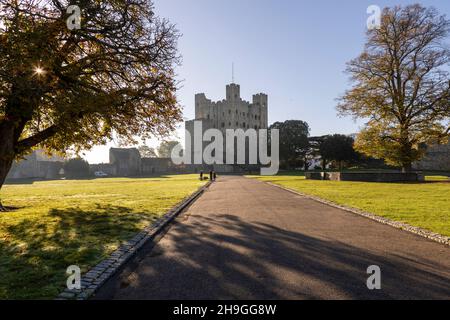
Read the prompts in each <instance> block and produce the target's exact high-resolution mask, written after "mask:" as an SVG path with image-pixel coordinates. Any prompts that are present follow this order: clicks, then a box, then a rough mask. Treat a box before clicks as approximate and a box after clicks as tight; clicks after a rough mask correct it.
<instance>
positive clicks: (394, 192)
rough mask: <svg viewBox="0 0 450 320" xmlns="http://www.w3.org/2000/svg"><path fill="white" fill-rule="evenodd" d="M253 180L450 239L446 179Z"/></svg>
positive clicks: (281, 177)
mask: <svg viewBox="0 0 450 320" xmlns="http://www.w3.org/2000/svg"><path fill="white" fill-rule="evenodd" d="M252 177H254V178H257V179H260V180H263V181H270V182H273V183H275V184H279V185H282V186H285V187H288V188H291V189H294V190H297V191H299V192H302V193H306V194H310V195H315V196H318V197H321V198H323V199H327V200H331V201H333V202H335V203H338V204H342V205H346V206H350V207H354V208H359V209H362V210H365V211H368V212H371V213H374V214H377V215H379V216H383V217H386V218H389V219H392V220H397V221H401V222H406V223H409V224H411V225H413V226H417V227H421V228H424V229H428V230H431V231H434V232H437V233H440V234H442V235H445V236H450V182H449V179H448V178H447V177H439V176H438V177H436V176H434V177H427V178H426V180H427V181H428V182H427V183H375V182H350V181H317V180H305V178H304V177H302V176H300V175H298V174H295V175H290V174H283V175H278V176H258V177H256V176H252Z"/></svg>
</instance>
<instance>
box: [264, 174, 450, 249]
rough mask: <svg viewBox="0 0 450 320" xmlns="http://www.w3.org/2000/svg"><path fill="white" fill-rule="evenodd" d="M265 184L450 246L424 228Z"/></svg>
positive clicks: (449, 238)
mask: <svg viewBox="0 0 450 320" xmlns="http://www.w3.org/2000/svg"><path fill="white" fill-rule="evenodd" d="M264 182H265V181H264ZM265 183H267V184H269V185H271V186H274V187H277V188H280V189H283V190H286V191H288V192H291V193H294V194H296V195H299V196H302V197H306V198H309V199H311V200H315V201H318V202H320V203H323V204H326V205H329V206H331V207H335V208H338V209H342V210H345V211H348V212H351V213H355V214H357V215H360V216H363V217H365V218H369V219H371V220H375V221H377V222H380V223H383V224H386V225H389V226H391V227H394V228H397V229H401V230H404V231H408V232H411V233H414V234H416V235H419V236H421V237H424V238H427V239H430V240H433V241H436V242H439V243H442V244H445V245H447V246H450V237H446V236H443V235H441V234H438V233H435V232H431V231H428V230H425V229H422V228H419V227H414V226H411V225H409V224H407V223H404V222H399V221H395V220H391V219H388V218H384V217H381V216H377V215H375V214H373V213H370V212H366V211H363V210H360V209H356V208H352V207H347V206H343V205H340V204H337V203H335V202H332V201H329V200H325V199H322V198H320V197H317V196H313V195H309V194H305V193H302V192H298V191H296V190H293V189H290V188H287V187H283V186H280V185H278V184H275V183H271V182H265Z"/></svg>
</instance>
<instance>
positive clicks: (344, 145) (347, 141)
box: [318, 134, 358, 170]
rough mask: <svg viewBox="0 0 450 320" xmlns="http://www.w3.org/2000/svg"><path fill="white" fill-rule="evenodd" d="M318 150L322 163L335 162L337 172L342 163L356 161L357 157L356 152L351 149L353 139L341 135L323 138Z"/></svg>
mask: <svg viewBox="0 0 450 320" xmlns="http://www.w3.org/2000/svg"><path fill="white" fill-rule="evenodd" d="M318 149H319V150H318V151H319V152H318V153H319V154H320V157H321V158H322V162H323V163H326V162H328V161H336V162H337V164H338V167H339V170H341V169H342V163H343V162H344V161H352V160H356V159H357V157H358V155H357V153H356V151H355V150H354V149H353V138H352V137H349V136H346V135H343V134H333V135H330V136H325V137H323V138H322V139H321V142H320V143H319V146H318ZM323 169H325V168H323Z"/></svg>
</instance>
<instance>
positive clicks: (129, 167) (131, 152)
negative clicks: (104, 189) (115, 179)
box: [109, 148, 141, 177]
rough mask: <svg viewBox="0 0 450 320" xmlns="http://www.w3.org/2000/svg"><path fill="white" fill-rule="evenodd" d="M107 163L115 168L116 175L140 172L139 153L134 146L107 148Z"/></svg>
mask: <svg viewBox="0 0 450 320" xmlns="http://www.w3.org/2000/svg"><path fill="white" fill-rule="evenodd" d="M109 163H110V164H111V165H112V166H113V167H114V168H115V175H117V176H123V177H128V176H138V175H140V174H141V155H140V154H139V151H138V149H136V148H129V149H123V148H111V149H109Z"/></svg>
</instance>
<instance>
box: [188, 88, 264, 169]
mask: <svg viewBox="0 0 450 320" xmlns="http://www.w3.org/2000/svg"><path fill="white" fill-rule="evenodd" d="M267 110H268V97H267V95H266V94H264V93H258V94H255V95H253V99H252V102H248V101H245V100H243V99H242V98H241V95H240V86H239V85H238V84H235V83H231V84H229V85H227V86H226V95H225V99H223V100H222V101H211V100H210V99H208V98H207V97H206V95H205V94H204V93H199V94H196V95H195V119H194V120H190V121H186V124H185V126H186V130H187V131H188V132H190V134H191V139H193V136H194V132H193V131H194V130H193V128H194V121H201V123H202V129H203V131H205V130H207V129H211V128H214V129H219V130H221V131H222V132H223V134H224V136H225V130H226V129H234V130H236V129H243V130H244V131H245V130H247V129H250V128H252V129H255V130H259V129H267V127H268V117H267ZM191 141H192V140H191ZM206 144H207V143H206ZM204 147H205V146H204ZM224 158H226V156H225V157H224ZM192 159H193V156H192ZM240 168H241V169H242V166H240ZM214 169H215V170H216V171H218V172H220V171H228V172H230V171H231V172H234V171H236V169H238V168H236V167H235V168H231V167H230V166H215V167H214ZM238 171H239V170H238Z"/></svg>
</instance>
